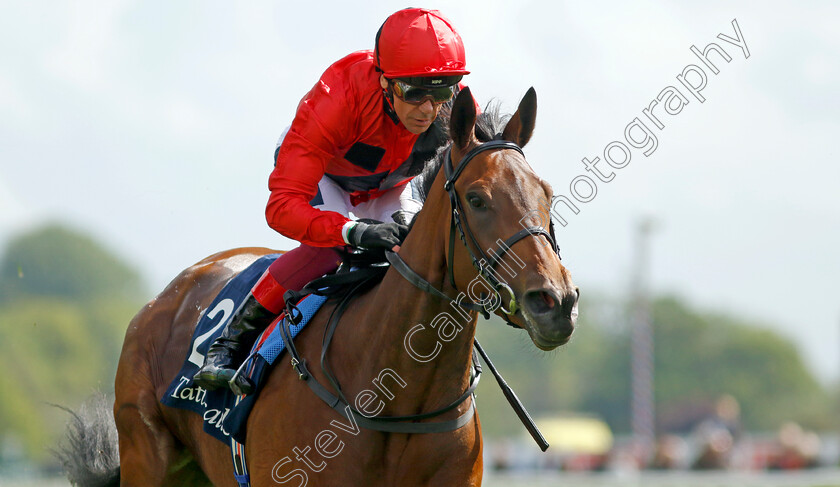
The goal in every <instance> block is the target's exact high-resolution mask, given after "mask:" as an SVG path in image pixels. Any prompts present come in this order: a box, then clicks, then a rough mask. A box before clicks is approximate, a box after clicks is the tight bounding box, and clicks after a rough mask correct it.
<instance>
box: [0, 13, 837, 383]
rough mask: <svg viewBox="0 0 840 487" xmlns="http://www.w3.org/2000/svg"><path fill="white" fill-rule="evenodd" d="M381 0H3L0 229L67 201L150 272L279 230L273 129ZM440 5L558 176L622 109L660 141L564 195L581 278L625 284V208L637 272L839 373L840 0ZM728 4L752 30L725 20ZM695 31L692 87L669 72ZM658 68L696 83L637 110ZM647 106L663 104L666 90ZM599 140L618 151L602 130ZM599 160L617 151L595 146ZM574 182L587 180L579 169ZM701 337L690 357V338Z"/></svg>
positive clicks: (349, 44)
mask: <svg viewBox="0 0 840 487" xmlns="http://www.w3.org/2000/svg"><path fill="white" fill-rule="evenodd" d="M405 6H407V5H403V4H398V3H390V2H381V1H380V2H265V1H251V2H229V1H207V0H202V1H179V2H163V1H135V0H116V1H109V2H93V1H86V0H74V1H73V2H49V3H48V4H47V2H44V3H41V4H34V3H33V2H17V3H11V2H4V5H3V9H2V10H3V15H2V16H0V244H2V243H3V242H5V241H6V240H7V239H8V238H9V237H10V236H13V235H15V234H18V233H19V232H21V231H23V230H26V229H28V228H32V227H33V226H35V225H38V224H40V223H43V222H45V221H49V220H55V219H58V220H62V221H67V222H69V223H71V224H72V225H74V226H76V227H79V228H81V229H83V230H85V231H89V232H91V233H92V234H93V235H94V236H95V237H97V238H98V239H101V240H102V241H104V242H105V243H106V244H107V245H108V246H109V247H111V248H113V249H116V250H117V251H118V252H119V253H120V254H121V255H122V256H123V257H125V258H127V259H129V260H131V261H132V262H133V264H134V266H135V267H137V268H138V269H140V270H141V271H142V273H143V274H144V276H145V277H146V278H147V281H148V282H149V283H150V284H151V287H152V291H153V292H157V291H159V290H160V289H162V287H163V286H164V285H165V284H166V283H167V282H168V281H169V280H170V279H171V278H172V277H174V276H175V275H176V274H177V273H178V272H180V270H181V269H183V268H184V267H187V266H189V265H191V264H192V263H194V262H195V261H197V260H200V259H202V258H203V257H205V256H207V255H209V254H212V253H214V252H216V251H219V250H222V249H227V248H231V247H239V246H267V247H272V248H278V249H288V248H291V246H292V245H293V243H292V242H291V241H289V240H287V239H284V238H282V237H280V236H279V235H277V234H276V233H274V232H273V231H272V230H270V229H269V228H268V226H267V225H266V224H265V219H264V214H263V209H264V205H265V201H266V199H267V197H268V191H267V176H268V174H269V172H270V170H271V168H272V155H273V150H274V144H275V141H276V139H277V137H278V136H279V135H280V133H281V131H282V130H283V128H284V127H285V126H286V125H288V123H289V122H290V121H291V118H292V117H293V114H294V109H295V106H296V105H297V102H298V100H299V99H300V97H301V96H302V95H303V94H304V93H305V92H306V91H307V90H308V89H309V87H310V86H311V85H312V84H313V83H314V82H315V81H316V80H317V78H318V76H319V75H320V73H321V72H322V71H323V70H324V69H325V68H326V67H327V66H328V65H329V64H330V63H332V62H333V61H335V60H337V59H339V58H340V57H342V56H344V55H345V54H348V53H349V52H351V51H354V50H358V49H367V48H371V47H372V44H373V38H374V35H375V33H376V30H377V29H378V27H379V26H380V24H381V23H382V22H383V21H384V19H385V18H386V17H387V15H388V14H390V13H392V12H393V11H395V10H397V9H399V8H402V7H405ZM425 6H428V7H432V8H439V9H441V10H442V11H443V13H444V14H445V15H446V16H448V17H449V18H450V19H451V20H452V21H453V23H454V24H455V25H456V26H457V28H458V29H459V31H460V32H461V34H462V36H463V38H464V41H465V44H466V49H467V64H468V68H469V69H471V71H472V74H470V75H469V76H468V77H467V78H466V80H465V81H466V82H467V84H469V85H470V86H471V88H472V90H473V93H474V94H475V96H476V97H477V98H478V100H479V102H480V103H482V104H484V103H486V102H487V101H489V100H490V99H491V98H496V99H499V100H501V101H502V102H503V107H505V108H506V109H507V110H508V111H512V110H513V109H514V108H515V106H516V104H517V103H518V100H519V98H520V97H521V96H522V95H523V94H524V93H525V91H526V90H527V89H528V87H530V86H534V87H535V88H536V91H537V94H538V98H539V113H538V117H537V129H536V132H535V135H534V137H533V139H532V142H531V143H530V144H529V145H528V146H527V148H526V155H527V157H528V160H529V162H530V163H531V165H532V166H533V167H534V168H535V169H536V171H537V172H538V173H539V174H540V175H541V176H543V177H544V178H545V179H546V180H548V181H549V182H550V183H551V184H552V185H553V187H554V190H555V193H557V194H565V195H569V194H570V189H569V185H570V182H571V181H572V180H573V179H574V178H575V177H576V176H578V175H581V174H588V175H589V176H590V177H594V176H593V173H587V172H586V170H585V168H584V166H583V164H582V163H581V159H582V158H584V157H588V158H589V159H593V158H594V157H596V156H597V157H601V158H602V159H603V151H604V148H605V147H606V146H607V145H608V144H609V143H610V142H613V141H620V142H623V143H625V144H626V141H625V139H624V130H625V127H626V126H627V125H628V124H629V123H630V122H631V121H632V120H633V119H634V118H636V117H640V118H641V119H642V120H643V121H645V122H648V126H649V127H651V129H652V131H653V133H654V135H655V136H656V138H657V141H658V146H657V148H656V150H655V151H654V152H653V153H652V154H650V156H649V157H645V156H644V155H643V154H642V152H641V150H639V149H632V151H631V161H630V163H629V164H627V166H626V167H624V168H622V169H615V170H612V171H613V172H614V173H615V176H614V179H612V181H610V182H609V183H603V182H600V181H597V180H594V181H595V182H596V183H597V184H598V187H597V189H598V192H597V195H596V196H595V197H594V199H592V201H590V202H587V203H579V204H578V206H579V208H580V213H579V214H578V215H570V214H569V213H568V212H565V213H563V215H564V217H566V219H567V220H568V222H569V224H568V226H567V227H566V228H564V229H562V230H561V231H560V232H559V240H560V245H561V248H562V252H563V258H564V262H565V263H566V265H567V266H568V267H569V269H570V270H571V271H572V273H573V276H574V278H575V280H576V282H577V284H578V285H579V286H580V287H581V290H582V293H583V294H582V296H583V301H582V308H581V312H582V313H585V312H586V308H585V305H586V301H585V299H586V296H587V289H592V290H599V291H601V292H606V293H609V294H613V295H623V294H625V293H626V292H627V288H628V285H629V282H630V274H631V270H632V268H633V264H632V257H633V249H632V243H633V230H634V227H635V225H636V222H637V221H638V220H639V219H640V218H641V217H643V216H646V215H649V216H652V217H654V218H655V219H656V220H657V222H658V224H659V229H658V231H657V233H656V234H655V235H654V236H653V238H652V240H651V250H652V256H651V264H650V270H651V272H650V279H651V285H652V287H653V289H654V290H655V292H657V293H675V294H678V295H680V296H682V297H684V298H686V299H687V300H688V301H689V302H690V303H691V304H692V305H694V306H696V307H699V308H701V309H705V310H710V311H721V312H728V313H732V314H736V315H739V316H744V317H747V318H753V319H755V320H757V321H758V320H760V321H764V322H767V323H768V324H769V325H770V326H772V327H773V329H775V330H777V331H780V332H781V333H783V334H784V335H786V336H788V337H791V338H792V339H794V340H795V342H796V343H797V344H798V346H799V347H800V349H801V350H802V351H803V354H804V356H805V358H806V360H807V362H808V364H809V365H810V366H811V367H812V369H813V370H814V371H815V372H817V373H818V375H819V377H821V378H822V379H824V380H836V379H838V378H840V373H838V372H840V358H838V357H839V356H840V353H838V351H840V299H838V297H839V296H840V284H838V277H837V276H838V275H840V255H838V251H837V249H838V248H840V192H838V190H837V184H838V182H840V168H838V164H837V163H835V160H834V159H835V157H836V156H837V153H838V151H837V149H836V146H835V143H836V139H837V134H838V133H840V117H838V115H840V95H838V93H840V90H838V88H840V33H838V31H837V19H838V18H840V5H838V4H835V3H831V2H816V3H814V2H797V3H783V2H753V3H749V4H745V3H744V4H741V3H735V2H702V3H698V2H694V3H692V4H689V5H682V6H676V5H675V4H673V3H667V4H666V3H664V2H663V3H660V2H651V1H647V2H633V3H629V2H614V3H610V2H607V3H602V2H578V3H577V4H574V5H570V4H567V3H564V2H556V1H531V2H529V1H519V2H510V1H509V2H500V1H497V0H482V1H461V2H452V3H451V4H444V3H442V2H429V3H427V4H426V5H425ZM733 19H737V22H738V25H739V27H740V29H741V33H742V36H743V39H744V41H745V42H746V44H747V47H748V49H749V52H750V57H749V58H746V57H745V55H744V53H743V52H742V50H741V49H740V48H738V47H736V46H734V45H732V44H729V43H727V42H725V41H723V40H721V39H719V38H718V37H717V35H718V34H721V33H722V34H725V35H727V36H729V37H734V36H735V33H734V31H733V27H732V25H731V22H732V20H733ZM710 42H716V43H718V44H719V45H720V46H721V47H722V48H723V49H724V50H725V51H726V52H727V53H728V55H730V56H731V62H729V63H726V62H724V61H722V60H720V59H719V58H717V57H715V56H716V55H715V54H712V55H710V58H712V59H713V61H714V62H715V64H716V65H717V67H718V68H719V70H720V72H719V74H717V75H714V74H711V73H710V72H709V71H708V68H706V74H707V76H708V79H707V85H706V87H705V89H704V90H703V91H702V96H703V97H705V102H703V103H700V102H699V101H698V100H697V99H696V98H693V97H691V96H690V95H689V94H688V93H687V91H686V90H685V88H684V87H683V86H682V85H681V84H680V83H679V82H678V81H677V79H676V76H677V75H678V74H680V73H681V72H682V70H683V69H684V68H685V67H686V66H688V65H690V64H697V65H701V67H703V68H705V66H702V63H701V62H700V61H699V60H698V59H697V57H695V55H694V54H692V52H691V51H690V47H691V46H692V45H696V46H697V47H698V48H699V49H701V50H702V49H704V48H705V46H706V45H707V44H708V43H710ZM668 86H674V87H677V88H678V89H681V90H682V92H683V93H684V94H685V95H686V96H687V99H688V100H689V103H688V104H687V105H685V106H684V107H682V110H681V112H680V113H679V114H677V115H667V114H661V115H660V119H661V121H662V122H663V124H664V125H665V128H664V129H662V130H659V129H654V128H653V125H652V124H651V123H649V120H647V119H645V118H644V115H643V113H642V110H643V109H645V108H647V107H648V106H649V105H650V104H651V101H652V100H654V98H656V97H657V95H659V93H660V92H661V91H662V90H663V89H665V88H666V87H668ZM659 110H661V107H660V108H659ZM613 154H614V155H615V154H618V153H617V152H613ZM598 168H599V169H602V170H603V171H605V172H606V171H609V170H611V169H610V168H609V166H606V165H605V162H604V161H602V162H600V163H599V165H598ZM578 189H579V190H581V189H583V187H582V186H578ZM698 360H702V357H698Z"/></svg>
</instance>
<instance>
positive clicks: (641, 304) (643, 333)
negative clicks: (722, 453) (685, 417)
mask: <svg viewBox="0 0 840 487" xmlns="http://www.w3.org/2000/svg"><path fill="white" fill-rule="evenodd" d="M653 230H654V221H653V219H651V218H649V217H647V218H643V219H642V220H641V221H639V223H638V225H637V227H636V242H635V254H636V255H635V270H634V273H633V283H632V290H631V293H630V295H631V297H632V309H633V315H632V329H631V340H632V341H631V352H630V353H631V374H632V376H631V389H632V397H631V401H630V408H631V415H632V416H631V423H632V427H633V440H634V441H633V443H634V444H635V447H636V448H637V449H638V450H637V454H638V455H639V456H638V458H639V460H641V461H642V462H643V463H647V461H648V460H649V457H650V454H651V453H652V451H653V445H654V435H655V408H654V375H653V353H654V352H653V325H652V323H651V315H650V295H649V289H648V286H649V283H648V273H649V265H650V255H649V253H650V252H649V250H650V249H649V244H650V234H651V233H652V231H653Z"/></svg>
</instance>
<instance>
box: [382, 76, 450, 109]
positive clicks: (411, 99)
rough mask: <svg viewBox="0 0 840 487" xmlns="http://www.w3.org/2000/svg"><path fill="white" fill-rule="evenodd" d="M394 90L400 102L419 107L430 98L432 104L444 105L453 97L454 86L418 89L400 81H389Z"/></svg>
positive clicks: (418, 87)
mask: <svg viewBox="0 0 840 487" xmlns="http://www.w3.org/2000/svg"><path fill="white" fill-rule="evenodd" d="M389 81H390V82H391V86H392V87H393V89H394V95H396V96H397V98H399V99H400V100H402V101H404V102H406V103H410V104H412V105H419V104H421V103H423V102H424V101H426V99H428V98H431V100H432V103H435V104H438V103H446V102H448V101H449V100H451V99H452V96H454V95H455V85H454V84H453V85H448V86H438V87H420V86H414V85H410V84H408V83H406V82H405V81H403V80H400V79H392V80H389ZM456 83H457V81H456Z"/></svg>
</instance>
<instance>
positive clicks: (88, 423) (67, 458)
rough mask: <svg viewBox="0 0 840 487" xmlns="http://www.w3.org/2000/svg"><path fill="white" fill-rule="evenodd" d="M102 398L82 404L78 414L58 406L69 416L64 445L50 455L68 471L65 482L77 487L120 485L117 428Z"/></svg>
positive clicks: (109, 408) (106, 400)
mask: <svg viewBox="0 0 840 487" xmlns="http://www.w3.org/2000/svg"><path fill="white" fill-rule="evenodd" d="M112 402H113V401H109V400H108V398H107V397H106V396H105V395H104V394H97V395H95V396H93V397H91V398H90V399H88V401H87V402H85V403H84V404H83V405H82V407H81V409H80V410H79V412H78V413H76V412H74V411H71V410H70V409H67V408H65V407H63V406H57V407H59V408H61V409H63V410H65V411H67V412H68V413H70V414H71V415H72V418H71V419H70V421H69V422H68V423H67V431H66V432H65V435H64V442H63V443H62V444H61V445H60V446H59V447H58V449H56V450H54V451H53V454H54V455H55V456H56V457H57V458H58V459H59V460H60V461H61V463H62V464H63V465H64V468H65V470H66V471H67V479H68V480H69V481H70V483H71V484H72V485H76V486H80V487H110V486H119V485H120V451H119V444H118V439H117V426H116V424H115V423H114V418H113V415H112V413H111V407H110V403H112Z"/></svg>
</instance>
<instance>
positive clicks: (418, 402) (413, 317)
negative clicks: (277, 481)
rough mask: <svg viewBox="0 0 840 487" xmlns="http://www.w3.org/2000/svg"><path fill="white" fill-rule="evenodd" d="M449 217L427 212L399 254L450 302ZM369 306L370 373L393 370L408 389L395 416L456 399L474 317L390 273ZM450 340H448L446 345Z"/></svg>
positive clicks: (465, 375)
mask: <svg viewBox="0 0 840 487" xmlns="http://www.w3.org/2000/svg"><path fill="white" fill-rule="evenodd" d="M448 217H449V214H448V213H446V212H443V213H441V209H440V208H431V207H430V208H426V209H424V211H423V213H422V214H421V215H420V216H418V220H417V221H416V222H415V224H414V228H413V229H412V231H411V234H410V235H409V236H408V238H407V239H406V241H405V242H404V243H403V245H402V248H401V250H400V256H401V257H402V258H403V259H404V260H405V261H406V263H407V264H408V265H409V267H411V268H412V269H413V270H414V271H415V272H417V273H418V274H419V275H420V276H422V277H423V278H424V279H426V280H427V281H429V282H430V283H431V284H432V285H433V286H435V287H437V288H438V289H441V290H443V291H444V292H445V293H447V294H448V295H450V296H453V297H454V293H455V291H454V290H453V289H452V288H451V285H450V284H449V277H448V275H447V266H446V240H445V235H444V232H441V231H440V226H441V222H442V221H448ZM370 299H371V301H372V302H371V303H370V305H369V306H368V307H367V309H368V310H370V311H369V312H368V316H369V317H370V318H371V319H370V322H371V323H372V324H374V326H376V327H377V333H376V334H375V336H373V337H369V338H368V340H369V343H368V344H367V349H368V350H370V351H371V353H369V354H366V355H367V356H366V357H365V358H364V360H365V361H366V362H367V364H366V365H367V367H366V368H372V369H374V373H375V374H377V373H378V371H382V370H385V369H391V370H392V371H394V372H396V373H397V374H399V377H400V378H402V379H403V380H404V381H405V382H406V383H407V386H406V387H404V388H403V391H401V392H400V394H402V395H403V397H402V400H401V398H400V397H397V398H396V399H394V401H393V403H392V406H393V408H391V409H393V410H394V412H393V414H413V413H417V412H421V411H423V412H427V411H429V410H431V409H435V408H439V407H441V406H443V405H445V404H448V403H449V402H451V401H453V400H454V399H455V398H457V397H458V396H459V395H460V394H461V393H462V392H463V391H464V390H465V389H466V387H467V385H468V382H469V371H470V361H471V357H472V342H473V338H474V336H475V326H476V321H477V318H476V317H475V316H474V315H470V314H468V313H467V311H465V310H463V309H461V308H458V309H456V308H455V307H453V306H452V304H451V303H450V302H448V301H445V300H442V299H439V298H436V297H434V296H432V295H431V294H428V293H426V292H424V291H422V290H420V289H418V288H417V287H415V286H414V285H413V284H411V283H410V282H409V281H407V280H406V279H405V278H404V277H403V276H401V275H400V274H399V273H398V272H397V271H396V270H395V269H390V270H389V271H388V273H387V274H386V276H385V278H384V279H383V280H382V282H381V283H380V285H379V286H378V287H377V288H376V289H375V290H373V292H372V293H371V296H370ZM447 340H448V341H447Z"/></svg>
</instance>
